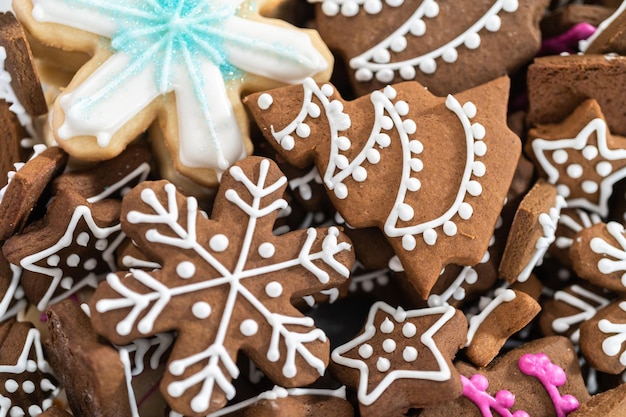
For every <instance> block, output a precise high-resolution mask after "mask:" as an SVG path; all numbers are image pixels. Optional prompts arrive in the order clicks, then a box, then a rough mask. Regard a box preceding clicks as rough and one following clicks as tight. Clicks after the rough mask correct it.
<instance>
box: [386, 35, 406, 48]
mask: <svg viewBox="0 0 626 417" xmlns="http://www.w3.org/2000/svg"><path fill="white" fill-rule="evenodd" d="M406 44H407V41H406V38H405V37H404V36H396V37H395V38H393V39H392V40H391V44H390V45H389V47H390V48H391V50H392V51H393V52H402V51H404V50H405V49H406Z"/></svg>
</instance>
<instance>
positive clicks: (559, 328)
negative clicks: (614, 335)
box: [552, 285, 610, 343]
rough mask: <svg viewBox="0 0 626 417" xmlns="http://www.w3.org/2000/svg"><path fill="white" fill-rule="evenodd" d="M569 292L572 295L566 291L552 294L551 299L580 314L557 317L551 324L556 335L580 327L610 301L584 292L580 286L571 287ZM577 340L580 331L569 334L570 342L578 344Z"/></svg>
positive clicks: (589, 292)
mask: <svg viewBox="0 0 626 417" xmlns="http://www.w3.org/2000/svg"><path fill="white" fill-rule="evenodd" d="M570 290H571V292H572V293H573V294H571V293H569V292H566V291H557V292H555V293H554V297H553V298H554V300H555V301H561V302H563V303H566V304H569V305H570V306H572V307H575V308H577V309H579V310H580V311H581V312H580V313H577V314H574V315H572V316H567V317H559V318H557V319H555V320H554V321H553V322H552V330H554V331H555V332H556V333H565V332H567V331H568V330H569V329H570V328H571V327H572V326H577V325H580V324H581V323H583V322H585V321H587V320H589V319H590V318H592V317H593V316H595V315H596V312H597V311H598V310H600V309H601V308H603V307H605V306H607V305H608V304H609V303H610V300H608V299H606V298H604V297H602V296H600V295H598V294H596V293H594V292H591V291H589V290H586V289H585V288H583V287H581V286H580V285H572V286H571V287H570ZM577 296H579V297H577ZM583 298H585V299H587V300H589V301H592V302H594V303H595V304H596V305H592V304H590V303H589V302H588V301H585V300H584V299H583ZM579 338H580V330H579V329H576V331H574V332H573V333H572V334H571V336H570V339H571V340H572V342H574V343H578V340H579Z"/></svg>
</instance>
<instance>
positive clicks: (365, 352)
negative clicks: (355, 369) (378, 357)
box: [359, 343, 374, 359]
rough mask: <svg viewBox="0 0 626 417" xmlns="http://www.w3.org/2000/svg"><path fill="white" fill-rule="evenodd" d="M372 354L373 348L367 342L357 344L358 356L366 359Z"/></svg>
mask: <svg viewBox="0 0 626 417" xmlns="http://www.w3.org/2000/svg"><path fill="white" fill-rule="evenodd" d="M373 354H374V349H373V348H372V347H371V346H370V345H368V344H367V343H364V344H362V345H361V346H359V356H360V357H362V358H363V359H368V358H370V357H371V356H372V355H373Z"/></svg>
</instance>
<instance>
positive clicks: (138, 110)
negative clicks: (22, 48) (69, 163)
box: [14, 0, 332, 185]
mask: <svg viewBox="0 0 626 417" xmlns="http://www.w3.org/2000/svg"><path fill="white" fill-rule="evenodd" d="M261 3H263V2H261ZM258 7H259V5H257V4H256V3H253V2H248V1H237V2H232V3H228V4H215V3H206V2H202V1H198V0H195V1H193V2H188V3H185V4H184V5H182V4H179V3H163V4H159V5H158V6H154V5H152V4H151V3H150V2H146V1H143V0H134V1H132V2H128V1H116V2H113V3H110V4H109V3H108V4H107V5H106V6H105V5H103V4H102V3H99V2H98V1H78V0H76V1H69V2H68V1H65V0H46V1H37V2H35V3H33V2H31V1H30V0H20V1H18V2H16V3H15V4H14V9H15V12H16V14H17V16H18V18H19V19H20V21H21V22H22V23H23V24H24V25H25V27H26V29H27V30H28V32H29V33H30V34H31V35H32V36H34V37H35V38H36V39H37V40H38V41H39V42H41V43H43V44H44V45H49V46H54V47H57V48H62V49H64V50H71V51H80V52H83V53H86V54H88V55H90V56H91V59H90V60H89V61H88V62H87V63H86V64H85V65H83V66H82V67H81V68H80V70H79V71H78V72H77V73H76V75H75V76H74V78H73V79H72V81H71V83H70V84H69V85H68V86H67V88H65V89H64V90H63V92H62V93H61V94H60V95H59V96H58V97H57V98H56V100H55V103H54V106H53V108H52V113H51V114H52V118H51V128H52V129H51V130H52V133H53V135H54V139H55V140H56V141H57V142H58V143H59V145H60V146H62V147H63V148H64V149H65V150H66V151H67V152H68V153H70V154H71V155H73V156H76V157H79V158H81V159H87V160H102V159H109V158H112V157H114V156H116V155H119V154H120V153H121V151H122V150H124V148H125V147H126V146H127V145H128V144H129V143H130V142H131V141H133V140H134V139H135V138H136V137H137V136H138V135H139V134H141V133H142V132H143V131H144V130H146V129H147V128H148V127H149V126H150V125H151V124H152V123H153V122H154V121H155V120H158V123H159V127H160V129H161V130H162V131H163V136H164V138H165V140H166V141H167V149H168V151H169V153H170V154H167V155H161V157H162V158H161V162H162V163H164V164H165V163H171V161H173V163H174V166H175V167H176V169H177V170H178V171H179V172H180V173H181V174H183V175H185V176H187V177H189V178H191V179H193V180H194V181H196V182H198V183H200V184H203V185H215V184H216V182H217V179H218V177H219V175H220V174H221V173H222V172H224V170H226V169H227V168H228V166H229V165H230V164H232V163H233V162H235V161H237V160H239V159H241V158H243V157H244V156H246V155H247V154H249V153H250V152H251V143H250V141H249V139H248V128H247V120H246V117H245V112H244V110H243V108H242V106H241V103H240V98H239V95H240V92H241V91H242V90H245V91H255V90H259V89H262V88H264V87H265V88H267V87H270V86H276V85H278V84H280V83H298V82H301V81H302V80H303V79H304V78H306V77H313V76H315V77H317V78H318V79H319V80H321V81H322V80H326V79H328V77H329V74H330V71H331V69H332V57H331V55H330V53H329V52H328V50H327V49H326V47H325V45H324V44H323V43H322V42H321V41H320V39H319V38H318V36H317V33H316V32H313V31H310V30H309V31H305V30H302V29H296V28H295V27H292V26H290V25H288V24H286V23H284V22H281V21H278V20H273V19H267V18H262V17H260V16H259V15H258Z"/></svg>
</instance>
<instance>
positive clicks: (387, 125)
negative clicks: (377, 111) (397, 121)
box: [380, 116, 393, 130]
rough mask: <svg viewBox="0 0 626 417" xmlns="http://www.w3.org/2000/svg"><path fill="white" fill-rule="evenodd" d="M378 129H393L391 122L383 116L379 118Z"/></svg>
mask: <svg viewBox="0 0 626 417" xmlns="http://www.w3.org/2000/svg"><path fill="white" fill-rule="evenodd" d="M380 127H382V128H383V129H385V130H391V129H393V120H391V117H389V116H383V117H381V118H380Z"/></svg>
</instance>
